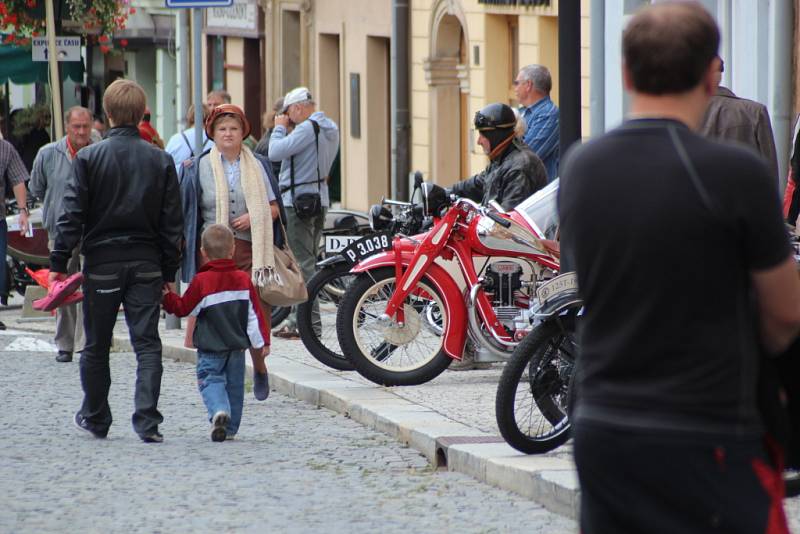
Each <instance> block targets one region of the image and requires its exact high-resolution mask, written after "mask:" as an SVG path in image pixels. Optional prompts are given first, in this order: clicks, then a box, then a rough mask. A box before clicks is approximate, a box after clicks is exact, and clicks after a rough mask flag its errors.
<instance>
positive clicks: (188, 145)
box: [181, 132, 208, 157]
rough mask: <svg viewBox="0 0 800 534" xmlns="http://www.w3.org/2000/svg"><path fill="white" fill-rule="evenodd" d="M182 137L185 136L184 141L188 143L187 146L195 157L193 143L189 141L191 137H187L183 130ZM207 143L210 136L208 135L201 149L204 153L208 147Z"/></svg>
mask: <svg viewBox="0 0 800 534" xmlns="http://www.w3.org/2000/svg"><path fill="white" fill-rule="evenodd" d="M181 137H183V142H184V143H186V146H187V147H188V148H189V152H191V154H192V157H194V149H193V148H192V144H191V143H190V142H189V138H188V137H186V134H185V133H184V132H181ZM207 144H208V137H206V140H205V141H203V146H202V148H201V149H200V153H202V152H203V151H204V150H205V149H206V145H207Z"/></svg>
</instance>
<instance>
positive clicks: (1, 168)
mask: <svg viewBox="0 0 800 534" xmlns="http://www.w3.org/2000/svg"><path fill="white" fill-rule="evenodd" d="M0 177H2V178H3V186H4V188H5V189H6V190H8V189H10V188H12V187H14V186H15V185H17V184H24V183H25V182H26V181H27V180H28V179H29V178H30V176H29V175H28V169H26V168H25V164H24V163H22V158H20V157H19V154H18V153H17V149H15V148H14V145H12V144H11V143H9V142H8V141H4V140H0ZM0 213H1V214H2V215H3V216H5V214H6V205H5V202H0Z"/></svg>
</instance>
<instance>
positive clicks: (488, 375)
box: [0, 307, 800, 529]
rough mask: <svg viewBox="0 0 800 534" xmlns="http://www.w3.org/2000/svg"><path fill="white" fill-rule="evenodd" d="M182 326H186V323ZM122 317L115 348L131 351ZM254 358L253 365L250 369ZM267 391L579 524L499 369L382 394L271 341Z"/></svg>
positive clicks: (180, 351) (179, 348)
mask: <svg viewBox="0 0 800 534" xmlns="http://www.w3.org/2000/svg"><path fill="white" fill-rule="evenodd" d="M20 315H21V310H20V308H19V307H17V308H13V307H12V308H6V309H3V310H0V320H2V321H3V322H4V323H6V325H8V327H9V328H15V329H20V330H28V331H35V332H52V331H53V330H54V327H55V320H54V319H50V318H44V319H23V318H21V317H20ZM164 323H165V321H164V320H163V319H162V321H161V325H160V329H161V335H162V342H163V345H164V349H163V352H164V356H165V357H167V358H171V359H175V360H178V361H183V362H187V363H194V362H195V352H194V350H191V349H187V348H185V347H183V330H167V329H166V328H165V324H164ZM182 324H183V323H182ZM127 336H128V332H127V328H126V326H125V323H124V320H123V319H122V314H120V318H119V320H118V321H117V326H116V328H115V337H114V346H115V349H116V350H119V351H130V350H132V349H131V345H130V342H129V340H128V337H127ZM249 365H250V363H249V358H248V366H249ZM267 366H268V368H269V371H270V385H271V388H272V389H273V390H275V391H279V392H281V393H284V394H286V395H289V396H292V397H294V398H297V399H300V400H303V401H305V402H308V403H310V404H312V405H315V406H319V407H324V408H327V409H330V410H333V411H336V412H338V413H341V414H344V415H345V416H347V417H350V418H351V419H353V420H354V421H357V422H359V423H361V424H363V425H365V426H367V427H368V428H371V429H375V430H377V431H380V432H383V433H385V434H387V435H389V436H391V437H393V438H395V439H396V440H398V441H400V442H402V443H404V444H407V445H409V446H410V447H412V448H414V449H416V450H418V451H420V452H421V453H422V454H424V455H425V456H426V457H427V458H428V460H429V461H430V462H431V464H432V465H434V466H437V467H439V468H443V469H448V470H451V471H457V472H461V473H465V474H467V475H470V476H472V477H474V478H475V479H477V480H479V481H481V482H485V483H488V484H491V485H493V486H497V487H499V488H502V489H506V490H509V491H513V492H515V493H518V494H520V495H523V496H525V497H528V498H530V499H533V500H535V501H536V502H538V503H540V504H542V505H543V506H544V507H545V508H547V509H549V510H551V511H553V512H556V513H558V514H561V515H564V516H567V517H570V518H573V519H574V518H577V509H578V508H577V507H578V495H579V491H578V482H577V476H576V472H575V466H574V463H573V462H572V456H571V443H570V442H568V443H567V444H566V445H565V446H563V447H561V448H559V449H557V450H555V451H552V452H550V453H547V454H542V455H532V456H529V455H524V454H521V453H519V452H517V451H515V450H514V449H512V448H511V447H510V446H508V445H507V444H506V443H505V442H504V440H503V439H502V437H501V436H500V433H499V431H498V429H497V424H496V422H495V416H494V398H495V393H496V390H497V382H498V380H499V377H500V373H501V371H502V365H501V364H494V366H493V367H492V368H491V369H488V370H480V371H478V370H474V371H466V372H464V371H461V372H456V371H450V370H448V371H445V372H444V373H442V374H441V375H440V376H439V377H437V378H436V379H435V380H432V381H431V382H429V383H427V384H423V385H420V386H413V387H381V386H377V385H375V384H373V383H371V382H369V381H367V380H365V379H364V378H362V377H361V376H360V375H358V374H357V373H356V372H355V371H351V372H342V371H336V370H333V369H330V368H328V367H326V366H325V365H323V364H321V363H319V362H318V361H317V360H316V359H314V358H313V357H312V356H311V355H310V354H309V353H308V351H307V350H306V349H305V347H304V346H303V344H302V342H301V341H299V340H283V339H280V338H275V337H273V338H272V353H271V354H270V356H269V357H268V358H267ZM785 504H786V509H787V515H788V516H789V517H790V525H791V526H792V527H793V528H795V529H798V528H800V498H795V499H791V500H790V501H786V503H785Z"/></svg>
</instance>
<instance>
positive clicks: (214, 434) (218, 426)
mask: <svg viewBox="0 0 800 534" xmlns="http://www.w3.org/2000/svg"><path fill="white" fill-rule="evenodd" d="M230 420H231V416H230V415H228V414H227V413H225V412H222V411H220V412H217V413H215V414H214V417H213V418H212V419H211V441H216V442H220V441H225V437H226V435H227V433H228V431H227V427H228V423H229V422H230Z"/></svg>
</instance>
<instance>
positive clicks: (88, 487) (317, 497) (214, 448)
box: [0, 331, 576, 534]
mask: <svg viewBox="0 0 800 534" xmlns="http://www.w3.org/2000/svg"><path fill="white" fill-rule="evenodd" d="M52 350H53V348H52V345H51V344H50V343H49V336H47V335H41V336H37V335H32V334H27V333H21V332H16V333H15V332H14V331H6V332H0V391H3V392H4V406H3V412H2V413H3V415H2V416H0V420H2V427H3V428H4V430H5V432H6V434H5V437H6V440H5V443H4V444H3V447H2V448H0V493H2V494H3V495H4V498H3V500H4V502H3V506H2V507H0V532H15V533H16V532H37V533H39V532H112V531H113V532H170V533H173V532H209V531H215V532H266V531H271V530H272V531H275V530H277V531H279V532H308V531H316V530H320V531H322V530H324V531H325V532H363V531H367V530H371V531H379V532H382V533H383V532H409V531H412V532H413V531H428V532H507V531H511V530H519V529H520V528H522V527H523V526H524V529H525V530H526V531H528V532H541V533H547V534H558V533H567V532H575V531H576V527H575V523H574V522H572V521H569V520H567V519H564V518H562V517H560V516H558V515H555V514H552V513H550V512H548V511H546V510H544V509H543V508H542V507H541V506H539V505H537V504H536V503H533V502H531V501H528V500H525V499H524V498H522V497H519V496H516V495H514V494H511V493H508V492H505V491H501V490H498V489H495V488H492V487H490V486H487V485H484V484H481V483H479V482H476V481H474V480H473V479H471V478H470V477H468V476H465V475H461V474H458V473H452V472H436V471H433V470H431V469H430V468H429V467H428V464H427V462H426V460H425V459H424V458H423V457H422V456H420V455H419V454H418V453H416V452H415V451H414V450H411V449H408V448H403V447H402V446H399V445H397V444H396V443H395V442H394V441H392V440H390V439H389V438H386V437H384V436H383V435H382V434H379V433H376V432H373V431H369V430H365V429H364V428H363V427H361V426H360V425H358V424H357V423H355V422H353V421H351V420H349V419H346V418H344V417H342V416H339V415H336V414H334V413H332V412H329V411H326V410H318V409H315V408H313V407H311V406H309V405H307V404H304V403H301V402H298V401H295V400H292V399H289V398H286V397H282V396H280V395H277V394H275V393H273V395H272V396H271V397H270V398H269V399H268V400H267V401H266V402H264V403H259V402H257V401H255V400H254V399H252V396H251V395H250V394H248V398H247V400H246V403H245V413H244V419H243V422H242V428H241V430H240V433H239V435H238V436H237V439H236V440H235V441H232V442H225V443H222V444H217V443H212V442H211V441H210V440H209V438H208V428H207V424H206V422H205V421H204V408H203V406H202V402H201V400H200V397H199V394H198V393H197V391H196V386H195V380H194V377H193V371H194V370H193V367H192V366H191V365H188V364H184V363H175V362H172V361H169V360H165V362H164V368H165V370H164V379H163V386H162V396H161V402H160V408H161V410H162V412H163V414H164V417H165V423H164V424H163V425H162V426H161V430H162V432H163V433H164V434H165V440H166V441H165V443H163V444H160V445H157V444H150V445H146V444H143V443H141V442H140V441H139V440H138V438H137V436H136V435H135V434H134V433H133V431H132V429H131V427H130V414H131V411H132V404H133V402H132V396H133V375H134V368H135V358H134V356H133V355H132V354H127V353H121V354H113V355H112V381H113V383H112V388H111V399H110V400H111V407H112V411H113V413H114V417H115V422H114V425H113V426H112V428H111V432H110V433H109V436H108V439H106V440H96V439H93V438H90V437H87V436H84V435H82V434H81V433H79V431H78V430H76V429H75V428H74V427H73V426H72V423H71V416H72V414H73V413H74V410H75V409H76V408H77V407H78V405H79V403H80V399H81V391H80V383H79V376H78V365H77V363H71V364H58V363H56V362H55V361H54V360H53V352H51V351H52Z"/></svg>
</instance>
